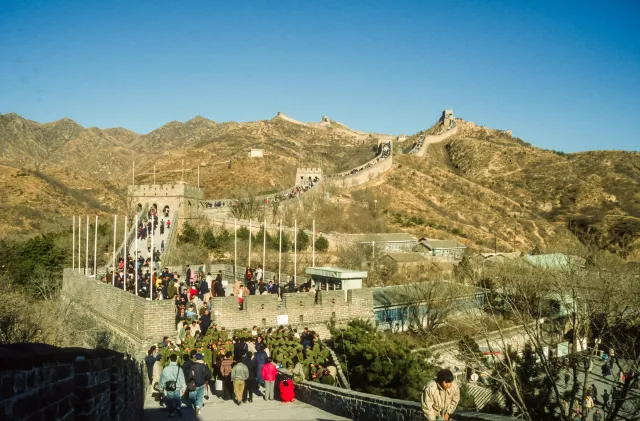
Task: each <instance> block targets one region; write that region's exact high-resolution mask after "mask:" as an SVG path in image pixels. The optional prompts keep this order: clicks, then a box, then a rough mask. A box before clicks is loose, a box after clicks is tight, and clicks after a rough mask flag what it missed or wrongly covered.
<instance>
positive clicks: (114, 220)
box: [111, 215, 118, 286]
mask: <svg viewBox="0 0 640 421" xmlns="http://www.w3.org/2000/svg"><path fill="white" fill-rule="evenodd" d="M117 225H118V216H117V215H113V262H112V263H113V276H111V284H112V285H113V286H116V227H117Z"/></svg>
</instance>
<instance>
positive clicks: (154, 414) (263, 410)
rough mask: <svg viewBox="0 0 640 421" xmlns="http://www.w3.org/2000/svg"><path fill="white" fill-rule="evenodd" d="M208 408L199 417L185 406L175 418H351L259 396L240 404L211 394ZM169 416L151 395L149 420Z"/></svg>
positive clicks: (300, 420)
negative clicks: (266, 399) (267, 399)
mask: <svg viewBox="0 0 640 421" xmlns="http://www.w3.org/2000/svg"><path fill="white" fill-rule="evenodd" d="M204 402H205V404H204V408H202V411H201V412H200V415H199V416H196V415H195V413H194V411H193V410H192V409H189V408H186V407H185V406H184V405H183V406H182V414H183V415H182V418H180V417H179V416H177V415H176V416H175V417H174V418H172V419H176V420H184V421H196V420H198V421H213V420H216V421H223V420H224V421H226V420H238V421H251V420H261V421H269V420H278V421H287V420H291V421H293V420H296V421H311V420H313V421H324V420H327V421H328V420H347V419H348V418H343V417H339V416H336V415H333V414H330V413H328V412H325V411H323V410H321V409H318V408H316V407H315V406H311V405H307V404H305V403H302V402H299V401H297V400H296V401H294V402H290V403H282V402H279V401H265V400H263V399H262V398H261V397H259V396H254V399H253V403H246V404H242V405H240V406H237V405H236V404H235V403H234V402H233V401H224V400H222V399H220V398H218V397H215V396H211V397H210V398H209V400H205V401H204ZM165 419H169V413H168V412H167V410H166V409H164V408H161V407H160V405H158V403H156V402H155V401H154V400H153V399H152V398H151V397H150V396H147V400H146V401H145V417H144V420H145V421H155V420H165Z"/></svg>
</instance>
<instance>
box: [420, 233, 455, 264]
mask: <svg viewBox="0 0 640 421" xmlns="http://www.w3.org/2000/svg"><path fill="white" fill-rule="evenodd" d="M419 244H420V246H421V248H422V250H424V249H426V250H427V251H428V253H429V254H431V255H432V256H435V257H442V258H446V259H452V260H460V259H462V256H463V255H464V253H465V251H466V250H467V246H465V245H464V244H462V243H461V242H459V241H458V240H434V239H429V238H421V239H420V240H419ZM419 249H420V247H419Z"/></svg>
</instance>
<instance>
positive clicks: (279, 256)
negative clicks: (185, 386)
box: [278, 219, 282, 282]
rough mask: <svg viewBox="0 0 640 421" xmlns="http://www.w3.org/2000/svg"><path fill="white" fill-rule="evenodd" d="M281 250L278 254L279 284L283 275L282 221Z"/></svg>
mask: <svg viewBox="0 0 640 421" xmlns="http://www.w3.org/2000/svg"><path fill="white" fill-rule="evenodd" d="M279 248H280V251H279V252H278V282H280V276H281V273H282V219H281V220H280V241H279Z"/></svg>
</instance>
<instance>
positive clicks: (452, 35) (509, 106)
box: [0, 0, 640, 152]
mask: <svg viewBox="0 0 640 421" xmlns="http://www.w3.org/2000/svg"><path fill="white" fill-rule="evenodd" d="M639 18H640V3H639V2H638V1H633V0H631V1H606V2H605V1H601V2H590V1H579V2H577V1H576V2H573V1H564V2H558V1H544V0H537V1H535V2H533V1H493V0H483V1H448V2H447V1H428V0H423V1H371V0H367V1H330V0H327V1H271V2H267V1H257V0H256V1H214V0H209V1H187V0H185V1H162V0H155V1H149V2H147V1H129V2H124V1H122V2H121V1H115V0H114V1H105V0H102V1H91V0H87V1H74V2H71V1H64V0H62V1H58V0H57V1H55V2H52V1H33V0H31V1H14V2H9V1H4V2H1V3H0V33H1V34H2V36H1V37H0V57H1V59H0V113H8V112H16V113H18V114H20V115H22V116H24V117H26V118H30V119H33V120H36V121H39V122H47V121H52V120H56V119H59V118H62V117H69V118H72V119H73V120H75V121H77V122H78V123H80V124H82V125H83V126H85V127H89V126H98V127H101V128H106V127H116V126H121V127H126V128H128V129H131V130H134V131H136V132H138V133H146V132H149V131H151V130H153V129H155V128H157V127H159V126H161V125H163V124H165V123H166V122H168V121H171V120H180V121H185V120H188V119H190V118H192V117H194V116H196V115H201V116H204V117H207V118H210V119H212V120H215V121H230V120H233V121H250V120H261V119H270V118H271V117H273V116H274V115H275V114H276V113H277V112H278V111H282V112H284V113H285V114H287V115H290V116H292V117H294V118H297V119H299V120H303V121H319V120H320V118H321V116H323V115H328V116H329V117H331V118H333V119H335V120H338V121H341V122H343V123H345V124H347V125H349V126H350V127H353V128H355V129H359V130H365V131H375V132H380V133H393V134H400V133H408V134H412V133H415V132H417V131H419V130H422V129H425V128H427V127H429V126H431V125H432V124H433V123H434V122H435V121H436V120H437V118H438V117H439V115H440V112H441V111H442V110H443V109H445V108H453V109H454V111H455V114H456V115H457V116H459V117H462V118H465V119H467V120H471V121H474V122H476V123H477V124H482V125H486V126H489V127H493V128H501V129H512V130H513V131H514V135H515V136H519V137H521V138H523V139H524V140H526V141H528V142H531V143H532V144H534V145H535V146H539V147H544V148H552V149H557V150H563V151H568V152H573V151H582V150H591V149H626V150H640V135H639V133H640V25H638V23H637V22H638V19H639Z"/></svg>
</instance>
